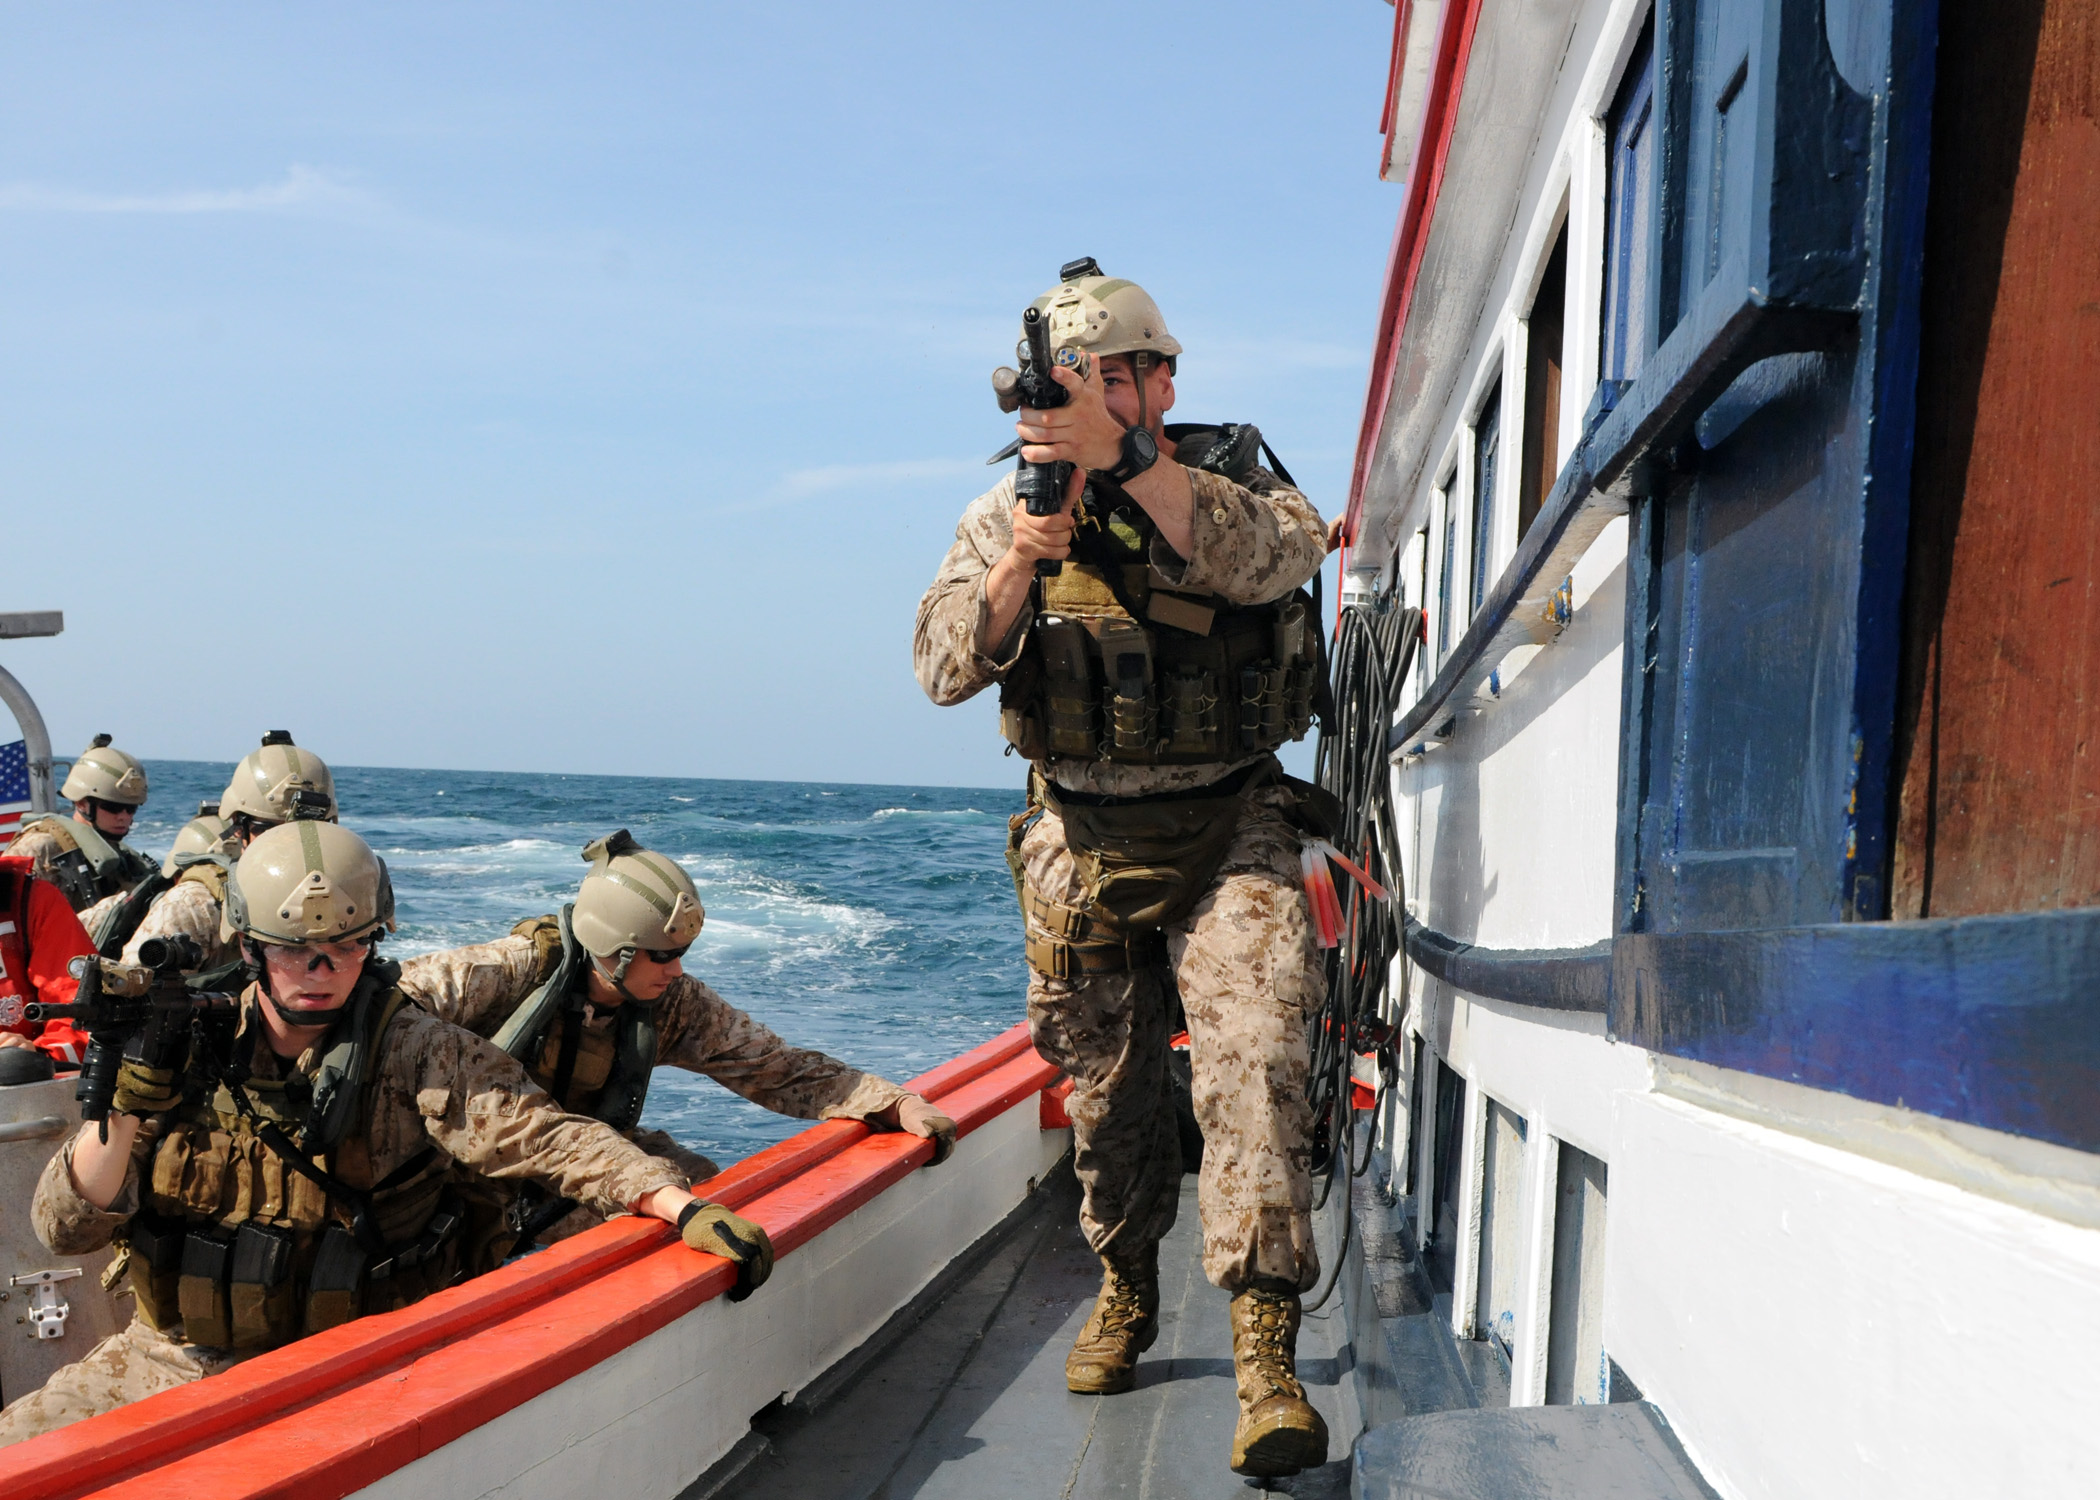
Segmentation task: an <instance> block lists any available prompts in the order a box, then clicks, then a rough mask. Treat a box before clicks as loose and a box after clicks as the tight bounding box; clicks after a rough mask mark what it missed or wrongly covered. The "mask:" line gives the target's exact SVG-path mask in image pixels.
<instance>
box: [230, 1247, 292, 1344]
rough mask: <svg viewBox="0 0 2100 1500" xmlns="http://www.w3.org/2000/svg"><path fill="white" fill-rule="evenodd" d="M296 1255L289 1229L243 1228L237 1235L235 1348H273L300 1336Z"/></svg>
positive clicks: (233, 1309)
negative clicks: (294, 1271) (294, 1276)
mask: <svg viewBox="0 0 2100 1500" xmlns="http://www.w3.org/2000/svg"><path fill="white" fill-rule="evenodd" d="M293 1250H294V1239H293V1235H292V1232H291V1231H290V1230H289V1229H278V1228H275V1227H273V1226H271V1225H268V1224H243V1225H242V1226H241V1227H240V1228H238V1229H236V1230H235V1231H234V1232H233V1258H232V1263H231V1269H230V1271H229V1274H228V1296H227V1304H228V1307H229V1309H230V1310H231V1313H232V1318H233V1347H234V1348H236V1349H267V1348H269V1347H271V1346H272V1345H275V1344H282V1343H286V1342H288V1341H289V1340H291V1339H294V1338H296V1337H298V1335H299V1332H300V1328H299V1323H298V1307H297V1305H296V1304H297V1296H296V1291H295V1288H294V1287H293V1285H292V1255H293Z"/></svg>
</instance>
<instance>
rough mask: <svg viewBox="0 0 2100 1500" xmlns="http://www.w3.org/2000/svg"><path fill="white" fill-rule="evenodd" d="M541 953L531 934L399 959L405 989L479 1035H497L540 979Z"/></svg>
mask: <svg viewBox="0 0 2100 1500" xmlns="http://www.w3.org/2000/svg"><path fill="white" fill-rule="evenodd" d="M540 969H541V962H540V953H539V951H538V950H537V949H536V948H534V947H533V945H532V941H531V939H529V938H521V937H505V938H498V939H496V941H495V942H493V943H475V944H472V945H470V946H468V947H465V948H448V949H446V950H445V951H443V952H442V953H426V954H424V955H423V956H422V957H421V958H411V959H409V960H407V961H406V962H405V963H403V964H402V965H401V978H400V980H399V981H398V982H399V984H400V987H401V993H402V994H404V995H406V996H408V998H409V999H411V1000H413V1001H415V1002H416V1004H418V1005H420V1006H422V1007H423V1009H425V1010H427V1011H429V1012H430V1013H431V1014H432V1015H434V1016H437V1017H439V1018H440V1019H442V1020H446V1021H450V1022H451V1023H452V1024H453V1025H455V1026H464V1027H466V1028H467V1030H469V1031H471V1032H473V1033H474V1034H475V1035H476V1036H494V1035H495V1034H496V1031H497V1028H499V1027H500V1026H502V1024H503V1023H504V1022H505V1021H507V1020H509V1019H510V1014H511V1012H512V1011H514V1010H516V1009H517V1008H518V1007H519V1006H520V1005H521V1004H523V1003H524V1001H525V998H526V996H528V995H530V994H531V993H532V992H533V990H535V989H536V988H538V986H539V983H540V978H541V975H540Z"/></svg>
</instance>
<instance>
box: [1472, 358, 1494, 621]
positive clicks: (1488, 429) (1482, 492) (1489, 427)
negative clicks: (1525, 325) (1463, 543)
mask: <svg viewBox="0 0 2100 1500" xmlns="http://www.w3.org/2000/svg"><path fill="white" fill-rule="evenodd" d="M1501 453H1502V385H1501V383H1500V382H1499V381H1498V382H1496V385H1495V388H1494V390H1492V391H1490V392H1489V393H1488V398H1487V402H1486V404H1485V405H1483V406H1482V407H1481V408H1480V415H1479V416H1478V417H1477V418H1475V419H1474V422H1473V590H1472V593H1471V595H1470V596H1469V598H1468V600H1467V607H1468V608H1467V617H1468V618H1471V617H1472V616H1473V615H1477V614H1479V613H1480V606H1481V605H1482V604H1484V603H1486V602H1487V586H1488V579H1489V578H1491V577H1492V576H1493V575H1492V574H1491V573H1489V572H1488V560H1489V558H1490V557H1491V556H1492V554H1493V552H1494V545H1495V471H1496V467H1497V461H1498V460H1499V459H1500V457H1501Z"/></svg>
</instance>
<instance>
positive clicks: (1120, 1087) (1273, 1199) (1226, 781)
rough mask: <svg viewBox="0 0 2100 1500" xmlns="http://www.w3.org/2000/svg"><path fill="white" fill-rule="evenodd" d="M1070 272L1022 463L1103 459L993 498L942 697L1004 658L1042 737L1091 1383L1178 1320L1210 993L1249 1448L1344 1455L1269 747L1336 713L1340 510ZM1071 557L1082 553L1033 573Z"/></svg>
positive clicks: (1040, 871) (1135, 300)
mask: <svg viewBox="0 0 2100 1500" xmlns="http://www.w3.org/2000/svg"><path fill="white" fill-rule="evenodd" d="M1066 271H1067V274H1066V278H1065V280H1064V283H1063V284H1062V285H1061V286H1059V287H1057V288H1054V289H1053V290H1052V291H1051V292H1050V293H1049V294H1047V295H1046V296H1045V297H1044V298H1042V299H1039V300H1038V302H1037V303H1036V304H1035V309H1036V310H1037V312H1038V313H1039V314H1040V315H1041V316H1042V317H1043V318H1045V319H1046V320H1047V321H1048V323H1049V331H1050V335H1051V343H1052V347H1053V348H1054V349H1055V351H1056V354H1055V363H1056V369H1055V379H1056V381H1057V382H1058V384H1060V385H1062V386H1063V387H1064V388H1065V389H1066V391H1067V392H1068V393H1069V404H1067V405H1064V406H1062V407H1058V408H1055V409H1052V410H1046V411H1029V410H1025V409H1024V410H1023V411H1022V412H1021V422H1020V426H1019V428H1018V432H1019V436H1020V439H1021V441H1022V443H1024V444H1025V445H1026V446H1023V447H1021V448H1020V450H1019V451H1020V455H1021V457H1022V459H1023V460H1024V462H1030V463H1033V462H1040V463H1044V464H1049V463H1055V462H1064V463H1069V464H1072V465H1074V466H1075V468H1074V470H1073V472H1072V475H1071V480H1070V484H1069V487H1068V488H1067V489H1066V491H1065V495H1066V498H1065V505H1064V510H1063V511H1062V512H1061V513H1060V514H1057V515H1050V516H1042V515H1032V514H1030V513H1029V512H1028V510H1027V509H1026V508H1025V507H1024V506H1023V505H1021V504H1018V503H1016V481H1015V479H1014V478H1012V477H1009V478H1007V479H1005V480H1002V481H1001V482H1000V483H999V484H998V485H997V486H995V487H994V488H993V489H992V490H991V492H990V493H988V494H986V495H983V496H981V497H979V498H978V499H977V500H976V501H975V502H973V503H972V504H971V505H970V507H969V509H968V510H967V511H966V512H965V513H964V515H963V518H962V522H961V524H960V525H959V526H958V527H957V529H956V539H955V544H954V545H953V546H952V547H950V548H949V550H948V555H947V557H946V558H945V559H943V561H942V563H941V567H940V572H939V574H938V575H937V576H936V578H935V580H934V583H933V587H932V588H931V589H929V590H928V591H927V593H926V596H925V598H924V599H923V600H921V602H920V605H919V614H918V626H917V632H916V637H915V641H914V648H915V658H916V666H917V671H918V677H919V682H920V684H921V686H923V687H924V688H925V690H926V692H927V695H928V696H929V697H931V698H932V699H933V700H934V702H936V703H940V704H951V703H959V702H961V701H963V700H964V699H967V698H969V697H971V696H973V695H974V694H976V693H978V692H980V691H982V690H983V689H984V688H986V687H987V686H989V685H991V684H993V683H998V684H1000V687H1001V698H1000V704H1001V715H1000V718H1001V727H1002V730H1003V731H1004V732H1005V734H1006V736H1007V738H1008V739H1009V740H1010V741H1011V742H1012V743H1013V745H1014V747H1015V748H1016V749H1018V750H1019V751H1020V752H1021V753H1022V754H1023V755H1025V756H1027V757H1028V758H1029V759H1030V760H1031V761H1032V762H1033V763H1034V768H1035V769H1034V772H1033V774H1032V776H1031V782H1030V787H1031V796H1030V803H1031V806H1030V810H1029V812H1028V813H1027V814H1024V815H1023V818H1021V819H1017V820H1016V835H1017V838H1016V843H1015V846H1014V847H1013V849H1012V853H1011V858H1012V862H1013V863H1014V865H1015V868H1016V876H1017V881H1018V883H1019V885H1020V887H1021V892H1022V906H1023V910H1024V912H1025V913H1026V923H1027V927H1026V933H1027V952H1028V959H1029V965H1030V968H1031V971H1032V972H1031V975H1030V979H1029V987H1028V1017H1029V1024H1030V1027H1031V1029H1032V1030H1033V1032H1034V1036H1035V1042H1036V1047H1037V1050H1038V1051H1040V1052H1041V1053H1042V1054H1043V1056H1044V1057H1045V1058H1046V1059H1048V1060H1049V1061H1052V1062H1054V1063H1056V1064H1057V1065H1058V1066H1060V1067H1061V1068H1063V1069H1064V1070H1065V1072H1066V1073H1067V1074H1069V1075H1070V1076H1071V1078H1072V1080H1073V1090H1072V1095H1071V1098H1070V1100H1069V1102H1068V1105H1067V1108H1068V1110H1069V1113H1070V1115H1071V1119H1072V1127H1073V1137H1074V1158H1073V1160H1074V1166H1075V1169H1076V1170H1077V1172H1078V1176H1079V1179H1080V1182H1081V1184H1082V1186H1083V1188H1084V1192H1085V1202H1084V1206H1083V1208H1082V1211H1081V1227H1082V1229H1083V1231H1084V1232H1085V1234H1086V1237H1087V1241H1088V1243H1089V1244H1090V1245H1091V1246H1092V1247H1093V1248H1094V1249H1095V1250H1096V1251H1097V1252H1099V1254H1100V1255H1101V1257H1102V1262H1103V1269H1104V1277H1103V1285H1102V1291H1101V1296H1100V1299H1099V1301H1098V1302H1097V1304H1096V1306H1095V1309H1094V1313H1093V1316H1092V1317H1091V1318H1090V1319H1089V1320H1088V1322H1087V1325H1086V1327H1085V1329H1084V1330H1083V1331H1082V1332H1081V1334H1080V1337H1079V1340H1078V1343H1077V1344H1076V1345H1075V1346H1074V1348H1073V1350H1072V1354H1071V1357H1070V1359H1069V1360H1068V1361H1067V1363H1066V1378H1067V1383H1068V1385H1069V1386H1070V1388H1071V1389H1072V1390H1074V1391H1080V1392H1096V1393H1101V1394H1111V1393H1114V1392H1118V1391H1125V1390H1129V1389H1130V1388H1131V1387H1132V1386H1133V1385H1134V1384H1135V1380H1136V1376H1135V1365H1136V1361H1137V1357H1138V1355H1139V1354H1140V1353H1142V1352H1143V1350H1145V1349H1146V1348H1148V1347H1149V1346H1150V1345H1151V1343H1152V1341H1153V1339H1154V1337H1155V1336H1156V1332H1157V1309H1158V1296H1159V1285H1158V1245H1159V1241H1160V1239H1161V1237H1162V1236H1164V1235H1165V1233H1166V1232H1167V1230H1168V1228H1169V1227H1170V1226H1171V1225H1172V1224H1173V1222H1174V1216H1175V1206H1176V1198H1177V1194H1178V1191H1179V1179H1180V1176H1181V1157H1180V1147H1179V1141H1178V1132H1177V1129H1176V1122H1175V1118H1174V1113H1173V1105H1172V1099H1171V1095H1170V1091H1169V1079H1168V1071H1167V1068H1168V1038H1169V1037H1170V1035H1171V1034H1172V1033H1173V1031H1174V1030H1175V1029H1176V1024H1177V1019H1178V1018H1179V1017H1185V1019H1186V1025H1187V1030H1188V1033H1189V1037H1190V1042H1191V1065H1192V1069H1193V1075H1194V1077H1193V1085H1194V1086H1193V1096H1194V1103H1195V1108H1196V1112H1197V1119H1198V1123H1199V1124H1200V1126H1201V1128H1202V1132H1203V1142H1204V1147H1203V1164H1202V1169H1201V1170H1202V1175H1201V1177H1200V1179H1199V1190H1198V1201H1199V1204H1200V1207H1201V1211H1202V1215H1203V1269H1204V1274H1205V1275H1206V1276H1207V1277H1208V1278H1209V1279H1210V1280H1211V1281H1212V1282H1213V1283H1214V1284H1216V1285H1217V1286H1219V1287H1221V1288H1223V1289H1224V1290H1226V1291H1228V1292H1230V1293H1232V1294H1233V1303H1232V1315H1233V1328H1234V1362H1235V1367H1236V1369H1237V1371H1238V1377H1239V1379H1238V1385H1239V1395H1240V1402H1241V1415H1240V1421H1239V1426H1238V1430H1237V1431H1236V1433H1235V1435H1234V1441H1233V1450H1232V1467H1233V1468H1234V1469H1235V1470H1237V1471H1239V1472H1242V1473H1248V1474H1256V1475H1281V1474H1289V1473H1293V1472H1296V1471H1297V1470H1298V1469H1300V1468H1303V1467H1309V1466H1311V1465H1315V1464H1318V1463H1321V1462H1324V1461H1325V1456H1326V1441H1327V1439H1326V1429H1325V1426H1324V1424H1323V1423H1322V1422H1321V1420H1320V1418H1319V1415H1318V1414H1317V1413H1316V1412H1314V1411H1313V1409H1312V1408H1311V1406H1310V1405H1309V1404H1308V1403H1307V1402H1306V1400H1305V1397H1304V1391H1303V1388H1302V1386H1301V1385H1300V1384H1299V1383H1298V1381H1297V1378H1296V1374H1295V1368H1294V1364H1293V1360H1294V1357H1295V1341H1296V1332H1297V1325H1298V1317H1299V1305H1298V1293H1299V1292H1300V1291H1301V1290H1303V1289H1305V1288H1307V1287H1309V1286H1311V1285H1312V1284H1313V1282H1314V1281H1315V1280H1316V1278H1317V1276H1318V1271H1319V1263H1318V1259H1317V1256H1316V1254H1315V1251H1314V1248H1313V1235H1312V1221H1311V1213H1310V1201H1311V1185H1310V1177H1309V1156H1310V1140H1309V1133H1310V1128H1311V1113H1310V1109H1309V1107H1308V1104H1307V1101H1306V1086H1307V1072H1308V1066H1309V1063H1308V1055H1307V1044H1306V1023H1307V1019H1308V1017H1309V1016H1310V1015H1311V1014H1312V1013H1313V1012H1314V1010H1315V1009H1316V1008H1317V1006H1318V1004H1319V1002H1320V1000H1321V998H1322V996H1323V994H1324V980H1323V976H1322V970H1321V965H1320V962H1319V958H1318V953H1317V950H1316V948H1315V946H1314V942H1313V938H1312V936H1311V933H1310V930H1309V926H1308V923H1309V914H1308V911H1307V908H1306V905H1305V900H1304V895H1303V890H1302V883H1301V876H1300V865H1299V850H1300V845H1301V841H1302V840H1301V834H1300V831H1299V827H1298V818H1299V812H1298V808H1299V803H1300V796H1299V794H1298V793H1296V792H1294V791H1293V790H1292V789H1291V787H1290V786H1289V785H1287V784H1286V783H1285V780H1284V778H1283V777H1282V775H1281V770H1280V767H1279V766H1278V765H1277V763H1276V761H1275V758H1274V756H1273V754H1271V753H1270V752H1271V751H1272V750H1273V748H1274V747H1275V746H1276V745H1277V744H1280V743H1282V742H1283V741H1284V740H1286V739H1293V738H1296V737H1297V736H1298V735H1300V734H1302V733H1304V732H1305V728H1306V724H1307V721H1308V720H1309V718H1310V702H1311V695H1312V692H1313V688H1314V685H1315V682H1316V679H1317V675H1318V673H1319V670H1320V651H1319V643H1318V637H1317V629H1318V622H1317V620H1316V619H1313V618H1311V617H1310V610H1309V609H1308V608H1307V606H1308V605H1309V602H1310V601H1309V600H1307V599H1306V598H1305V596H1304V595H1302V594H1300V593H1298V592H1297V591H1298V590H1299V589H1300V586H1301V585H1303V584H1304V583H1306V582H1307V580H1309V579H1311V578H1313V577H1314V576H1315V575H1316V574H1317V573H1318V570H1319V567H1320V563H1321V560H1322V558H1323V557H1324V555H1325V552H1326V537H1325V527H1324V526H1323V524H1322V522H1321V520H1320V517H1319V515H1318V513H1317V512H1316V511H1315V510H1314V509H1313V507H1312V504H1311V502H1309V501H1308V500H1307V499H1306V498H1305V496H1304V495H1303V494H1301V493H1299V491H1298V490H1297V489H1296V488H1295V487H1294V486H1293V485H1292V484H1291V483H1290V482H1289V480H1288V479H1287V478H1286V477H1284V476H1281V475H1279V474H1278V473H1277V472H1275V470H1274V469H1270V468H1264V467H1262V466H1260V465H1259V464H1258V463H1256V462H1254V454H1255V450H1256V449H1257V448H1259V447H1260V438H1259V434H1258V433H1256V432H1254V430H1253V429H1252V428H1246V427H1236V426H1235V427H1225V428H1198V427H1166V426H1165V425H1164V424H1163V422H1162V420H1161V419H1162V418H1163V417H1164V415H1165V413H1166V411H1167V409H1168V407H1169V406H1170V405H1171V404H1172V402H1173V399H1174V389H1173V374H1174V361H1175V358H1176V357H1177V356H1178V355H1179V354H1180V352H1181V346H1180V345H1179V344H1178V343H1176V342H1175V341H1174V340H1173V338H1172V337H1171V336H1170V335H1169V334H1168V333H1167V330H1166V327H1165V325H1164V322H1163V321H1162V320H1161V318H1160V315H1159V310H1158V308H1157V307H1156V306H1154V304H1153V302H1152V300H1151V298H1149V297H1147V296H1146V295H1145V294H1144V293H1143V291H1141V290H1140V289H1138V288H1137V287H1135V286H1133V285H1132V284H1131V283H1129V282H1127V281H1121V280H1116V279H1112V278H1108V277H1104V276H1102V275H1100V274H1099V272H1098V269H1097V268H1095V267H1094V265H1093V263H1092V262H1091V261H1087V262H1081V263H1075V264H1074V265H1073V266H1070V267H1067V268H1066ZM1002 377H1004V378H1003V379H1002ZM994 386H995V389H999V390H1000V391H1001V393H1002V395H1004V394H1005V392H1007V391H1010V390H1012V389H1013V388H1014V381H1013V379H1012V372H1001V376H995V377H994ZM1262 451H1264V452H1265V451H1266V450H1265V449H1264V450H1262ZM1271 461H1272V462H1273V459H1272V460H1271ZM1277 467H1279V468H1280V465H1278V466H1277ZM1104 481H1106V482H1104ZM1045 560H1047V561H1052V562H1057V563H1060V564H1061V566H1060V568H1059V569H1058V570H1057V573H1056V575H1055V576H1043V577H1038V576H1036V574H1037V565H1038V562H1039V561H1045ZM1030 819H1032V823H1031V822H1029V821H1028V820H1030ZM1177 992H1178V1016H1177V1002H1176V997H1177Z"/></svg>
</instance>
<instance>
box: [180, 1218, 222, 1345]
mask: <svg viewBox="0 0 2100 1500" xmlns="http://www.w3.org/2000/svg"><path fill="white" fill-rule="evenodd" d="M232 1274H233V1235H232V1233H231V1232H230V1231H228V1230H224V1229H216V1228H205V1229H192V1230H191V1231H190V1232H189V1233H188V1234H186V1235H184V1236H183V1240H182V1275H181V1279H180V1281H179V1282H178V1283H177V1286H176V1306H177V1308H178V1309H179V1311H180V1312H181V1313H182V1331H183V1334H184V1336H185V1337H187V1338H188V1339H189V1341H190V1342H191V1343H193V1344H203V1345H205V1346H206V1347H208V1348H212V1349H230V1348H232V1347H233V1297H232V1286H231V1283H232Z"/></svg>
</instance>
